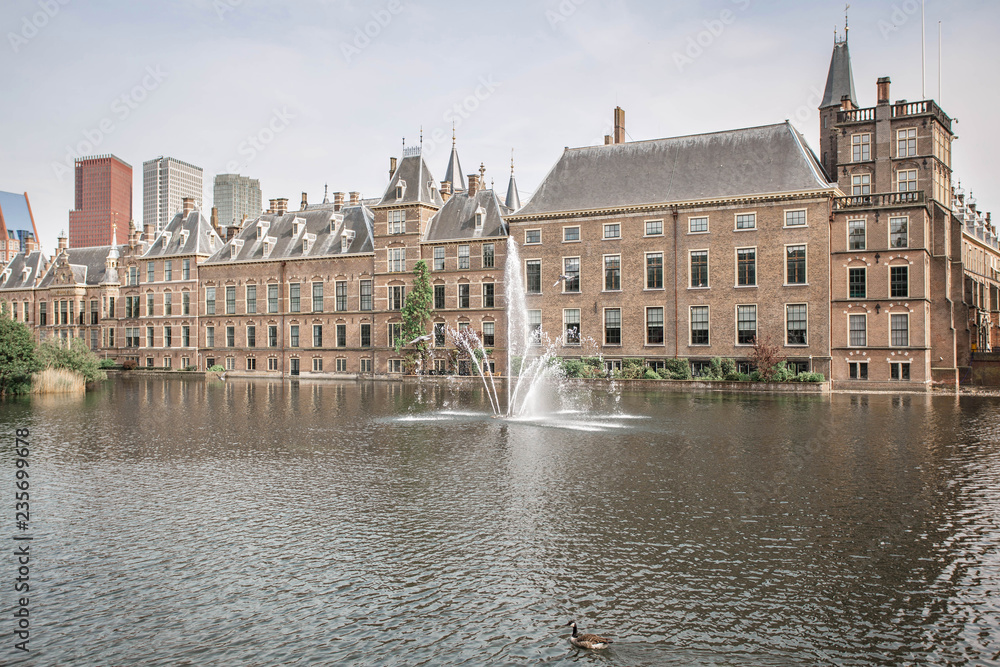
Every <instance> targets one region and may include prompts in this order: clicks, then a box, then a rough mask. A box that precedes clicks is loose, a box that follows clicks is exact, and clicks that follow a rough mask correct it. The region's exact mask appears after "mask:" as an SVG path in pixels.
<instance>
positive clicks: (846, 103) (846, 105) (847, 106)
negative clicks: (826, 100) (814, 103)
mask: <svg viewBox="0 0 1000 667" xmlns="http://www.w3.org/2000/svg"><path fill="white" fill-rule="evenodd" d="M840 108H841V110H843V111H850V110H851V109H853V108H854V102H852V101H851V96H850V95H844V96H843V97H841V98H840Z"/></svg>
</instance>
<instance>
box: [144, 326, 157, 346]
mask: <svg viewBox="0 0 1000 667" xmlns="http://www.w3.org/2000/svg"><path fill="white" fill-rule="evenodd" d="M146 347H155V341H154V338H153V327H146Z"/></svg>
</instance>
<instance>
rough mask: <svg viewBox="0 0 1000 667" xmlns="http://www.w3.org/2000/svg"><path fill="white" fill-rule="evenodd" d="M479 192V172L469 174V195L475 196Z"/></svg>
mask: <svg viewBox="0 0 1000 667" xmlns="http://www.w3.org/2000/svg"><path fill="white" fill-rule="evenodd" d="M477 192H479V174H469V196H470V197H474V196H476V193H477Z"/></svg>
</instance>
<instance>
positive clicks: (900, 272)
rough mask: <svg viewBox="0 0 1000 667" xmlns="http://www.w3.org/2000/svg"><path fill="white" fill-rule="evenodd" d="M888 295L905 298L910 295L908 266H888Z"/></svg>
mask: <svg viewBox="0 0 1000 667" xmlns="http://www.w3.org/2000/svg"><path fill="white" fill-rule="evenodd" d="M889 296H890V297H892V298H894V299H905V298H907V297H909V296H910V267H908V266H891V267H889Z"/></svg>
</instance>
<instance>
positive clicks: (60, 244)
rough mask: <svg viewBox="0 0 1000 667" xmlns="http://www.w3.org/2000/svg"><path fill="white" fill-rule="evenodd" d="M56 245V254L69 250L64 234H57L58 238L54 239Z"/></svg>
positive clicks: (67, 240)
mask: <svg viewBox="0 0 1000 667" xmlns="http://www.w3.org/2000/svg"><path fill="white" fill-rule="evenodd" d="M56 244H57V246H56V252H57V253H58V252H60V251H62V250H66V249H68V248H69V239H68V238H67V237H66V232H59V236H58V237H57V238H56Z"/></svg>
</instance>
